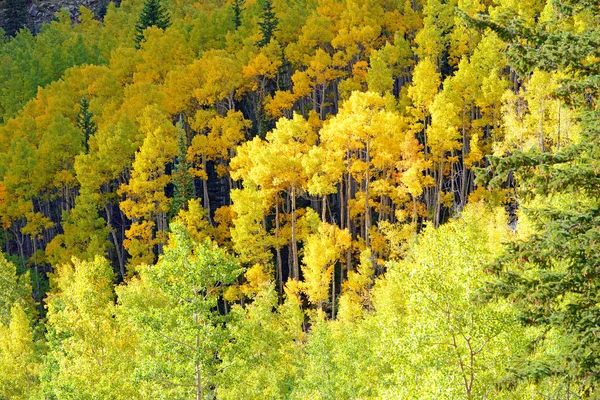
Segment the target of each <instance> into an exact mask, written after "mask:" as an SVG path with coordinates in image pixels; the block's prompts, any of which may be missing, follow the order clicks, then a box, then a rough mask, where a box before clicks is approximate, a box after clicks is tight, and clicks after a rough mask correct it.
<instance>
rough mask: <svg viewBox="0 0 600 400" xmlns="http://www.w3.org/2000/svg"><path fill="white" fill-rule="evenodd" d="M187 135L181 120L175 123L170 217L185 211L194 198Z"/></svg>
mask: <svg viewBox="0 0 600 400" xmlns="http://www.w3.org/2000/svg"><path fill="white" fill-rule="evenodd" d="M187 148H188V144H187V135H186V133H185V130H184V128H183V122H182V120H181V118H180V119H179V122H178V123H177V151H178V154H177V157H176V158H175V166H174V168H173V190H174V193H173V203H172V204H171V211H170V212H171V215H177V213H178V212H179V210H182V209H183V210H187V209H188V206H187V202H188V200H189V199H191V198H193V197H194V179H193V177H192V175H191V174H190V172H189V171H190V168H191V167H192V165H191V163H189V162H188V161H187Z"/></svg>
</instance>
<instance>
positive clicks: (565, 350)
mask: <svg viewBox="0 0 600 400" xmlns="http://www.w3.org/2000/svg"><path fill="white" fill-rule="evenodd" d="M552 5H553V7H554V10H555V15H556V17H555V20H554V21H551V22H550V23H545V24H539V25H538V26H536V27H528V26H527V25H526V24H524V23H522V22H521V21H519V20H518V19H516V18H515V19H512V20H510V19H507V20H506V21H509V22H508V23H505V24H502V25H500V24H497V23H493V22H490V21H489V20H485V19H484V20H471V22H472V23H474V25H476V26H478V27H480V28H492V29H493V30H494V31H496V32H497V33H498V34H499V36H500V37H502V38H503V39H504V40H505V41H506V42H507V44H508V47H507V56H508V58H509V61H510V63H511V65H512V66H513V68H514V69H515V70H517V71H518V72H519V74H520V75H521V76H522V77H526V76H528V75H529V74H530V73H531V72H532V71H533V70H534V69H535V68H537V69H540V70H543V71H550V72H556V71H559V72H561V74H562V75H563V76H564V77H565V78H564V79H563V80H562V82H561V87H560V88H559V89H558V90H556V92H555V94H554V96H555V97H556V98H557V99H560V100H561V101H563V102H564V103H565V104H567V105H569V106H571V107H572V108H574V109H575V110H577V111H578V112H579V114H580V120H579V123H580V125H581V127H582V133H581V139H580V141H579V142H578V143H577V144H573V145H570V146H569V147H566V148H564V149H563V150H562V151H559V152H556V153H550V152H548V151H544V150H543V149H542V150H538V151H532V150H530V151H525V152H523V151H517V152H515V153H513V154H512V155H510V156H507V157H503V158H490V167H489V168H488V169H487V170H486V171H485V173H484V174H482V175H481V176H480V179H481V180H482V181H483V182H486V183H487V184H489V185H490V186H497V185H499V184H501V183H502V182H503V181H505V180H506V177H507V175H508V174H510V173H514V174H515V175H516V176H517V177H518V181H519V182H520V191H519V192H518V199H517V200H518V201H521V202H522V203H524V204H525V205H527V204H529V205H530V206H529V208H528V209H526V210H524V211H525V212H526V213H528V214H529V216H530V219H531V221H533V224H534V230H533V232H535V233H533V234H532V235H530V236H529V237H528V238H527V239H525V240H522V241H518V242H516V243H514V244H512V245H510V246H509V247H508V248H507V250H506V252H505V254H504V256H503V257H501V258H500V259H499V260H497V262H496V263H495V264H494V266H493V271H495V273H496V274H497V275H498V277H499V279H498V280H497V281H495V283H493V284H492V285H491V286H490V291H489V293H488V294H489V295H494V296H500V297H507V298H509V299H510V300H511V302H512V304H514V306H515V307H516V309H517V311H518V312H519V315H520V320H521V321H522V322H523V323H524V324H527V325H533V326H539V327H542V328H543V331H544V332H545V333H544V334H543V335H542V336H541V337H540V338H538V340H536V341H535V343H533V344H532V349H540V348H541V349H543V343H544V342H547V341H549V340H553V343H554V346H553V347H552V351H550V352H548V354H547V355H546V356H540V355H539V351H538V352H537V353H538V354H533V353H532V355H531V356H530V357H528V358H527V359H525V360H523V362H522V363H521V365H520V366H519V367H518V368H516V369H515V373H514V374H513V375H512V376H511V377H509V378H508V380H507V382H508V383H512V384H516V383H517V382H518V381H519V380H521V379H523V378H530V379H535V380H540V379H544V377H548V376H557V377H561V378H564V379H565V380H566V381H567V383H566V386H567V391H568V392H570V393H571V394H577V395H578V397H577V398H592V397H593V398H596V396H598V395H600V305H599V304H600V303H599V299H600V295H599V294H600V251H599V244H600V111H599V110H598V109H597V106H598V97H599V94H600V85H599V83H600V65H599V64H598V63H597V62H596V60H597V59H598V57H600V30H599V29H598V26H600V25H599V24H600V14H599V13H598V7H599V5H600V2H599V1H598V0H591V1H590V0H562V1H561V0H554V1H553V2H552ZM579 18H581V21H585V22H584V23H582V24H581V25H579V26H577V29H575V28H574V27H573V29H569V28H566V29H565V27H569V26H572V24H573V22H572V21H577V20H579ZM531 199H536V202H535V203H531V202H528V200H531ZM531 204H537V205H536V206H533V205H531ZM556 344H559V346H557V345H556ZM579 396H580V397H579ZM573 398H575V397H573Z"/></svg>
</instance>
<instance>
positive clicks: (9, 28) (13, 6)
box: [4, 0, 28, 36]
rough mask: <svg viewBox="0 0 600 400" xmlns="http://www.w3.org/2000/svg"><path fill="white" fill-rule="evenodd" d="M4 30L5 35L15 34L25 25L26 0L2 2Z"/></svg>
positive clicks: (26, 15) (26, 13) (26, 14)
mask: <svg viewBox="0 0 600 400" xmlns="http://www.w3.org/2000/svg"><path fill="white" fill-rule="evenodd" d="M4 10H5V11H4V21H5V24H4V32H5V33H6V35H7V36H15V35H16V34H17V32H18V31H19V30H20V29H21V28H23V27H25V26H26V25H27V17H28V12H27V1H26V0H6V1H5V2H4Z"/></svg>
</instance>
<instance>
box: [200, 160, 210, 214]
mask: <svg viewBox="0 0 600 400" xmlns="http://www.w3.org/2000/svg"><path fill="white" fill-rule="evenodd" d="M202 169H203V170H204V173H205V174H206V180H204V181H202V191H203V197H204V198H203V202H204V208H205V209H206V218H207V219H208V223H209V224H211V225H212V219H211V217H210V199H209V197H208V170H207V169H206V156H205V155H204V154H202Z"/></svg>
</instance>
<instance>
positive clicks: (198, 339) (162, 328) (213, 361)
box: [117, 224, 241, 399]
mask: <svg viewBox="0 0 600 400" xmlns="http://www.w3.org/2000/svg"><path fill="white" fill-rule="evenodd" d="M171 231H172V234H171V237H170V241H169V244H168V246H167V247H166V248H165V251H164V255H163V256H161V257H160V259H159V261H158V263H157V264H156V265H154V266H151V267H147V268H142V269H141V272H140V278H139V279H137V278H136V279H134V280H132V281H131V282H130V283H129V285H127V286H125V287H122V288H119V290H118V291H117V293H118V294H119V303H120V313H121V314H122V315H123V317H124V318H125V319H126V320H127V321H129V323H131V324H132V326H133V327H135V330H136V332H137V334H138V335H139V338H140V339H139V340H140V343H139V346H138V351H139V354H138V360H137V367H136V370H135V373H134V377H135V379H136V381H137V382H138V385H139V386H138V393H139V394H140V395H141V397H143V398H146V397H147V396H151V397H153V398H157V399H172V398H189V397H194V396H196V397H197V398H205V397H208V396H211V394H212V392H213V391H214V384H215V372H216V368H217V367H218V364H219V359H218V354H219V351H220V349H221V347H222V346H223V344H224V343H225V341H226V339H227V332H226V331H225V329H224V325H223V323H224V322H225V321H226V319H225V318H224V317H223V316H222V315H220V314H219V312H218V308H219V307H218V306H219V299H220V297H221V296H222V293H223V291H224V289H225V288H226V286H227V285H229V284H231V283H232V282H233V281H234V280H235V279H236V278H237V277H238V275H239V274H240V273H241V270H240V268H239V266H238V265H237V262H236V261H235V260H234V259H233V258H232V257H231V256H229V255H228V254H227V253H226V251H225V250H223V249H221V248H219V247H217V246H216V245H215V244H213V243H211V242H210V241H209V240H207V241H205V242H203V243H194V242H192V240H191V239H190V236H189V233H188V232H186V231H185V230H184V229H183V227H182V226H181V225H178V224H174V225H173V226H171Z"/></svg>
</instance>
